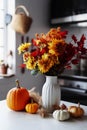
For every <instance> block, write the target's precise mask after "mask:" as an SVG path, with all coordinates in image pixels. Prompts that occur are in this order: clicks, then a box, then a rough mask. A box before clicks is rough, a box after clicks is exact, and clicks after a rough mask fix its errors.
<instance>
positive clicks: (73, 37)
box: [72, 35, 77, 43]
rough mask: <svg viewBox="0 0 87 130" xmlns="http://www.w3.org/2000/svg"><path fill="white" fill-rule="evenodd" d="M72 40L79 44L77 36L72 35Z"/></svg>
mask: <svg viewBox="0 0 87 130" xmlns="http://www.w3.org/2000/svg"><path fill="white" fill-rule="evenodd" d="M72 39H73V40H74V42H75V43H76V42H77V38H76V36H75V35H72Z"/></svg>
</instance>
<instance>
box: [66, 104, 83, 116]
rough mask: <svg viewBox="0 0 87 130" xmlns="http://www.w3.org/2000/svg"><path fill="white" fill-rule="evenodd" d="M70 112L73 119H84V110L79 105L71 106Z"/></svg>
mask: <svg viewBox="0 0 87 130" xmlns="http://www.w3.org/2000/svg"><path fill="white" fill-rule="evenodd" d="M68 111H69V112H70V114H71V116H73V117H82V116H83V115H84V109H83V108H81V107H80V104H79V103H78V106H70V107H69V108H68Z"/></svg>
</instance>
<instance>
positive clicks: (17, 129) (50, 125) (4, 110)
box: [0, 100, 87, 130]
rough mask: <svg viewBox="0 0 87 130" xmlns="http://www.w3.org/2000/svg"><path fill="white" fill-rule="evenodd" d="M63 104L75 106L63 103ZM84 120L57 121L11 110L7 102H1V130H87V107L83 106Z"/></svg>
mask: <svg viewBox="0 0 87 130" xmlns="http://www.w3.org/2000/svg"><path fill="white" fill-rule="evenodd" d="M61 103H64V104H66V105H67V106H69V105H74V104H73V103H69V102H64V101H61ZM82 107H83V108H84V110H85V115H84V117H83V118H78V119H75V118H71V119H70V120H67V121H57V120H55V119H54V118H53V117H49V118H42V117H41V116H40V115H38V114H29V113H26V112H16V111H12V110H10V109H9V108H8V107H7V105H6V101H5V100H3V101H0V130H87V106H83V105H82Z"/></svg>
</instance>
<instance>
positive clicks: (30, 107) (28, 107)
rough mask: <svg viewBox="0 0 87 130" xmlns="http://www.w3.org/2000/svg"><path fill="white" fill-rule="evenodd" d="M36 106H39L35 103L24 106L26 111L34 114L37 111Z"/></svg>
mask: <svg viewBox="0 0 87 130" xmlns="http://www.w3.org/2000/svg"><path fill="white" fill-rule="evenodd" d="M38 108H39V105H38V104H37V103H28V104H27V105H26V106H25V110H26V112H28V113H30V114H35V113H36V112H37V110H38Z"/></svg>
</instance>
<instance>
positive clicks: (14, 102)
mask: <svg viewBox="0 0 87 130" xmlns="http://www.w3.org/2000/svg"><path fill="white" fill-rule="evenodd" d="M16 86H17V87H15V88H12V89H11V90H9V91H8V93H7V97H6V102H7V106H8V107H9V108H10V109H12V110H15V111H20V110H24V109H25V105H26V104H27V103H28V102H29V99H30V96H29V92H28V90H27V89H26V88H23V87H20V85H19V81H18V80H16Z"/></svg>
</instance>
